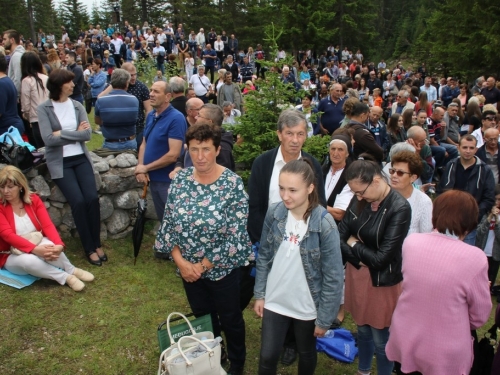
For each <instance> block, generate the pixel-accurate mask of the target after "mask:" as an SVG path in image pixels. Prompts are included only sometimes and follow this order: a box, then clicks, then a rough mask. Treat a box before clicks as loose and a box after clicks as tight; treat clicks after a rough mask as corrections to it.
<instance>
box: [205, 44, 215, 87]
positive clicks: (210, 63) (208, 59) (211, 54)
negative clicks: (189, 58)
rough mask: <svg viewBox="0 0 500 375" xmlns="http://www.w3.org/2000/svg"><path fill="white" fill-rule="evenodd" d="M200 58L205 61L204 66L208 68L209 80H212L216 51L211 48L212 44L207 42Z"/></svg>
mask: <svg viewBox="0 0 500 375" xmlns="http://www.w3.org/2000/svg"><path fill="white" fill-rule="evenodd" d="M202 58H203V60H204V61H205V67H206V68H207V70H210V82H213V81H214V74H215V60H216V59H217V52H215V50H213V49H212V46H211V45H210V44H207V47H206V49H205V50H204V51H203V56H202Z"/></svg>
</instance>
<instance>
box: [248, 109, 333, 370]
mask: <svg viewBox="0 0 500 375" xmlns="http://www.w3.org/2000/svg"><path fill="white" fill-rule="evenodd" d="M277 133H278V138H279V140H280V143H281V145H280V146H279V147H277V148H274V149H272V150H269V151H267V152H264V153H263V154H262V155H260V156H259V157H257V159H255V161H254V162H253V165H252V171H251V174H250V180H249V181H248V195H249V211H248V234H249V235H250V239H251V241H252V243H256V242H259V241H260V237H261V234H262V227H263V226H264V219H265V217H266V213H267V209H268V207H269V205H271V204H273V203H277V202H281V197H280V193H279V184H278V183H279V180H278V178H279V174H280V171H281V168H283V166H284V165H285V164H286V163H287V162H289V161H291V160H296V159H299V158H308V159H309V160H311V161H312V163H313V165H314V170H315V174H316V181H317V182H316V184H315V185H316V189H317V191H318V195H319V201H320V204H321V205H322V206H324V207H326V198H325V186H324V183H323V174H322V171H321V165H320V163H319V162H318V161H317V160H316V159H315V158H314V157H313V156H311V155H309V154H307V153H306V152H303V151H302V146H303V144H304V142H305V140H306V138H307V120H306V118H305V116H304V114H303V113H302V112H299V111H296V110H294V109H286V110H284V111H283V112H281V115H280V117H279V119H278V131H277ZM245 271H246V272H245ZM245 276H246V277H245ZM254 282H255V278H252V277H251V276H250V277H248V270H244V271H243V273H242V281H241V285H242V287H241V296H240V298H241V299H240V301H241V308H242V309H243V308H245V307H246V306H247V305H248V303H249V302H250V299H251V298H252V296H253V283H254ZM294 341H295V340H294V339H293V338H291V337H287V340H286V342H285V351H284V354H283V358H282V363H283V364H285V365H290V364H292V363H293V361H294V360H295V358H296V354H295V348H294V346H295V342H294Z"/></svg>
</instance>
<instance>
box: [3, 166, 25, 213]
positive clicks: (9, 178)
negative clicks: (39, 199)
mask: <svg viewBox="0 0 500 375" xmlns="http://www.w3.org/2000/svg"><path fill="white" fill-rule="evenodd" d="M9 182H10V183H13V184H14V185H16V186H19V187H20V188H21V190H20V192H19V196H20V198H21V200H22V201H23V202H24V203H26V204H31V198H30V195H31V194H33V192H32V191H31V190H30V187H29V186H28V180H27V179H26V177H25V176H24V174H23V172H21V170H20V169H19V168H16V167H14V166H13V165H8V166H6V167H5V168H3V169H2V170H1V171H0V188H4V187H5V185H7V184H8V183H9ZM0 196H1V197H2V202H3V204H5V199H4V197H3V194H2V192H1V191H0Z"/></svg>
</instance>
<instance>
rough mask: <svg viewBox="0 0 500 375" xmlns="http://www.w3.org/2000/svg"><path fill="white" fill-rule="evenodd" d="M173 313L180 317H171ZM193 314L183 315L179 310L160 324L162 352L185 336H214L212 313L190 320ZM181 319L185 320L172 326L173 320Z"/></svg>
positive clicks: (158, 333)
mask: <svg viewBox="0 0 500 375" xmlns="http://www.w3.org/2000/svg"><path fill="white" fill-rule="evenodd" d="M173 315H179V317H177V318H174V319H171V318H172V316H173ZM192 316H194V314H193V313H191V314H188V315H183V314H181V313H179V312H173V313H171V314H170V315H169V316H168V318H167V320H165V321H164V322H162V323H161V324H160V325H159V326H158V331H157V335H158V344H159V345H160V352H163V351H164V350H165V349H167V348H168V347H170V346H171V345H172V344H174V343H175V342H177V341H178V340H179V339H180V338H181V337H183V336H188V335H189V336H194V337H195V338H197V339H202V338H206V339H213V338H214V334H213V327H212V318H211V316H210V314H207V315H203V316H200V317H198V318H195V319H193V320H189V319H188V318H187V317H192ZM179 320H184V323H180V324H176V325H174V326H170V323H171V322H175V321H179Z"/></svg>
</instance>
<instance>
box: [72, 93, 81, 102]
mask: <svg viewBox="0 0 500 375" xmlns="http://www.w3.org/2000/svg"><path fill="white" fill-rule="evenodd" d="M71 99H73V100H76V101H77V102H79V103H80V104H83V95H82V94H80V95H78V96H75V97H74V98H71Z"/></svg>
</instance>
